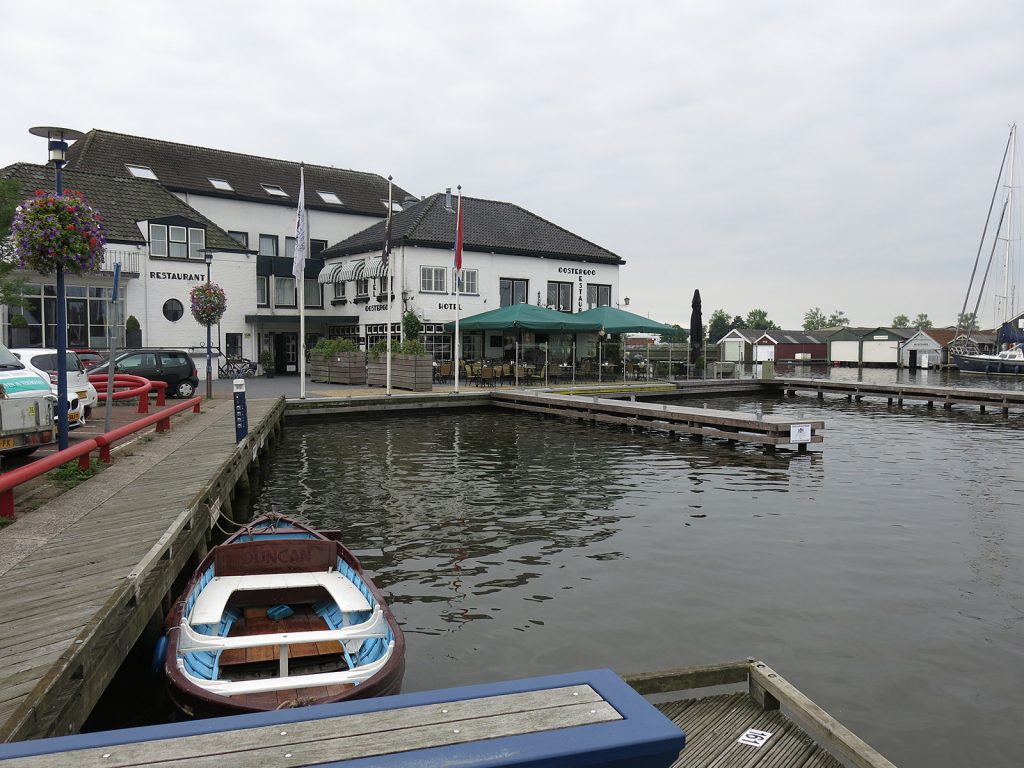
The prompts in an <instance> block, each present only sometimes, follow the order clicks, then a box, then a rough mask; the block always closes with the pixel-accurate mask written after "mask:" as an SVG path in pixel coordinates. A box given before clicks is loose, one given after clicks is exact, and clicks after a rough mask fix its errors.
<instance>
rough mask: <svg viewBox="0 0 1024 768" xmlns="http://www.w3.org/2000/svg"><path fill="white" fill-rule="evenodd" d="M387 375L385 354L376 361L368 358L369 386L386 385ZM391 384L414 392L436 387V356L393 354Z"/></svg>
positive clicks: (367, 376) (367, 378)
mask: <svg viewBox="0 0 1024 768" xmlns="http://www.w3.org/2000/svg"><path fill="white" fill-rule="evenodd" d="M387 377H388V369H387V360H386V358H385V357H384V356H383V355H382V356H381V357H380V359H379V360H377V361H376V362H374V361H373V360H370V359H367V361H366V384H367V386H370V387H386V386H387V385H388V381H387ZM391 386H392V387H394V388H396V389H409V390H412V391H413V392H429V391H430V390H431V389H433V387H434V358H433V357H431V356H430V355H392V356H391Z"/></svg>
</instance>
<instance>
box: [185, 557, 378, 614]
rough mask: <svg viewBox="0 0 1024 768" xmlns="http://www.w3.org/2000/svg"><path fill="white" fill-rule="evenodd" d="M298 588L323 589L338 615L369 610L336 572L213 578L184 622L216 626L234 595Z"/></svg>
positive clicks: (364, 600) (359, 596)
mask: <svg viewBox="0 0 1024 768" xmlns="http://www.w3.org/2000/svg"><path fill="white" fill-rule="evenodd" d="M299 587H323V588H324V589H325V590H327V593H328V594H329V595H330V596H331V599H332V600H334V602H335V603H337V604H338V609H339V610H341V611H342V612H348V611H368V610H370V603H369V601H368V600H367V599H366V595H364V594H363V593H362V592H360V591H359V587H357V586H356V585H355V584H353V583H352V582H351V581H349V580H348V579H347V578H345V577H344V576H343V575H342V574H340V573H338V572H337V571H314V572H307V573H271V574H255V575H249V576H214V577H213V578H212V579H211V580H210V582H209V583H208V584H207V585H206V586H205V587H204V588H203V591H202V592H201V593H200V594H199V597H198V598H196V602H195V605H193V606H192V613H191V614H190V615H189V616H188V623H189V624H191V625H192V626H196V625H199V624H217V623H219V622H220V620H221V617H222V616H223V615H224V609H225V608H226V607H227V604H228V599H229V598H230V597H231V595H233V594H234V593H235V592H239V591H244V590H253V589H294V588H299Z"/></svg>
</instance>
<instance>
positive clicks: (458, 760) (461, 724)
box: [0, 659, 894, 768]
mask: <svg viewBox="0 0 1024 768" xmlns="http://www.w3.org/2000/svg"><path fill="white" fill-rule="evenodd" d="M627 684H628V685H627ZM711 686H715V687H716V692H715V693H714V694H713V695H708V696H700V695H699V693H698V690H699V689H701V688H707V687H711ZM723 686H727V687H730V688H731V689H732V690H730V691H729V692H725V693H723V692H721V691H722V687H723ZM737 688H738V690H737ZM640 694H644V695H648V696H651V697H654V698H657V699H659V700H660V701H659V703H657V704H656V705H652V704H651V703H650V702H649V701H648V700H646V699H644V698H642V697H641V695H640ZM680 750H682V751H680ZM155 755H159V756H160V764H161V765H167V766H175V765H188V766H197V765H198V766H202V765H210V766H213V765H217V766H249V765H261V766H280V767H281V768H300V767H301V766H310V765H348V764H351V765H353V766H356V765H360V766H362V765H370V764H372V765H375V766H386V767H387V768H399V767H400V766H401V767H403V768H411V767H412V766H417V767H418V766H423V765H460V766H465V767H466V768H472V767H473V766H477V767H479V768H483V767H484V766H487V767H488V768H496V767H500V766H512V765H518V766H522V765H531V766H562V765H567V764H571V765H576V766H604V767H605V768H613V767H615V768H618V767H620V766H621V767H622V768H626V767H627V766H628V767H629V768H667V766H670V765H671V766H685V767H686V768H784V767H787V768H842V766H844V765H845V766H853V768H894V766H893V765H892V763H890V762H889V761H888V760H886V759H885V758H884V757H882V756H881V755H880V754H879V753H878V752H876V751H875V750H874V749H872V748H871V747H870V746H868V745H867V744H866V743H864V742H863V741H862V740H861V739H859V738H858V737H857V736H856V735H855V734H853V733H851V732H850V731H849V730H848V729H846V728H845V727H844V726H843V725H842V724H840V723H838V722H837V721H836V720H835V719H833V718H832V717H831V716H830V715H828V713H826V712H825V711H824V710H822V709H821V708H820V707H818V706H817V705H815V704H814V703H813V702H812V701H810V700H809V699H807V697H806V696H804V695H803V694H802V693H800V692H799V691H798V690H796V688H794V687H793V686H792V685H790V684H789V683H788V682H787V681H786V680H784V679H783V678H782V677H781V676H780V675H779V674H778V673H776V672H775V671H774V670H772V669H771V668H769V667H768V666H767V665H766V664H765V663H764V662H761V661H757V660H754V659H750V660H747V661H745V662H736V663H731V664H720V665H710V666H703V667H689V668H682V669H676V670H668V671H664V672H655V673H649V674H640V675H632V676H629V677H627V678H625V682H624V681H623V679H621V678H619V677H618V676H616V675H615V674H614V673H613V672H611V671H610V670H590V671H585V672H573V673H568V674H564V675H552V676H547V677H541V678H528V679H525V680H514V681H508V682H501V683H488V684H481V685H473V686H465V687H462V688H453V689H447V690H441V691H424V692H420V693H412V694H403V695H400V696H390V697H384V698H378V699H368V700H363V701H351V702H343V703H340V704H326V705H321V706H314V707H305V708H298V709H289V710H280V711H276V712H262V713H258V714H252V715H239V716H235V717H226V718H217V719H215V720H200V721H192V722H184V723H173V724H168V725H160V726H148V727H144V728H132V729H126V730H122V731H107V732H100V733H92V734H84V735H80V736H70V737H64V738H55V739H45V740H40V741H31V742H22V743H19V744H9V745H4V746H0V766H3V768H54V766H64V765H75V766H79V767H80V768H89V767H90V766H95V767H96V768H101V767H102V768H110V767H111V766H116V767H117V768H129V767H131V766H143V765H152V764H153V762H154V756H155Z"/></svg>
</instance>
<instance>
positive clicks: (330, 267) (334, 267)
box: [316, 261, 345, 285]
mask: <svg viewBox="0 0 1024 768" xmlns="http://www.w3.org/2000/svg"><path fill="white" fill-rule="evenodd" d="M344 266H345V263H344V262H341V261H338V262H335V263H334V264H325V265H324V268H323V269H321V270H320V274H319V275H317V278H316V281H317V282H318V283H320V285H324V284H326V283H340V282H341V281H340V280H339V279H338V275H340V274H341V270H342V268H343V267H344Z"/></svg>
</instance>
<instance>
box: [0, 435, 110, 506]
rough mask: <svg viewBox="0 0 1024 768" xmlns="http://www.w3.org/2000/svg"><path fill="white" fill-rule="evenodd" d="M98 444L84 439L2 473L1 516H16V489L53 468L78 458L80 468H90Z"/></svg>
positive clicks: (0, 481) (0, 488)
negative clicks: (90, 455)
mask: <svg viewBox="0 0 1024 768" xmlns="http://www.w3.org/2000/svg"><path fill="white" fill-rule="evenodd" d="M98 445H99V444H98V443H97V442H96V440H94V439H92V438H90V439H88V440H83V441H82V442H80V443H76V444H75V445H73V446H71V447H70V448H65V449H64V450H63V451H57V453H51V454H50V455H49V456H43V457H42V458H40V459H36V460H35V461H33V462H32V463H31V464H26V465H25V466H24V467H18V468H17V469H12V470H10V471H9V472H4V473H3V474H2V475H0V517H6V518H13V517H14V489H15V488H16V487H18V486H19V485H21V484H22V483H24V482H28V481H29V480H33V479H35V478H37V477H39V476H40V475H44V474H46V473H47V472H49V471H50V470H51V469H56V468H57V467H60V466H63V465H64V464H67V463H68V462H69V461H73V460H74V459H78V468H79V469H88V468H89V454H90V453H91V452H92V451H93V449H95V448H96V447H98Z"/></svg>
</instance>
